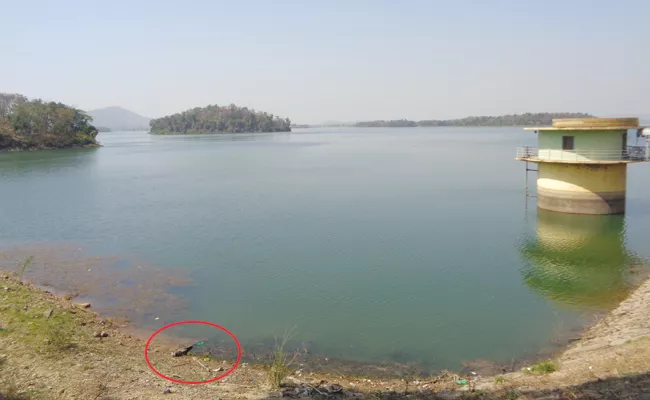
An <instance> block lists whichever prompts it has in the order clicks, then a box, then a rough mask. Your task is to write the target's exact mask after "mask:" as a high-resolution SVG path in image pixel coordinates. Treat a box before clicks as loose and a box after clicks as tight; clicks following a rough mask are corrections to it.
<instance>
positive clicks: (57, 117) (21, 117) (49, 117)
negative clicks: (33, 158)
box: [0, 93, 97, 150]
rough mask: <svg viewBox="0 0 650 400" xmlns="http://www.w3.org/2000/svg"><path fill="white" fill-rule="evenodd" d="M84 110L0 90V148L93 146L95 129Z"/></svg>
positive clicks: (94, 143) (25, 148)
mask: <svg viewBox="0 0 650 400" xmlns="http://www.w3.org/2000/svg"><path fill="white" fill-rule="evenodd" d="M91 122H92V118H91V117H90V116H88V114H86V113H85V112H84V111H82V110H79V109H76V108H74V107H70V106H67V105H65V104H62V103H56V102H45V101H43V100H40V99H34V100H29V99H28V98H27V97H25V96H23V95H21V94H16V93H0V150H32V149H56V148H66V147H86V146H97V141H96V140H95V138H96V136H97V129H96V128H95V127H94V126H93V125H92V124H91Z"/></svg>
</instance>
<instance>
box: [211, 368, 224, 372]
mask: <svg viewBox="0 0 650 400" xmlns="http://www.w3.org/2000/svg"><path fill="white" fill-rule="evenodd" d="M213 371H214V372H221V371H223V367H219V368H217V369H213Z"/></svg>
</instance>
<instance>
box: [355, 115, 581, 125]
mask: <svg viewBox="0 0 650 400" xmlns="http://www.w3.org/2000/svg"><path fill="white" fill-rule="evenodd" d="M591 117H593V116H592V115H589V114H585V113H566V112H556V113H534V114H533V113H526V114H513V115H501V116H496V117H491V116H483V117H467V118H460V119H441V120H424V121H418V122H416V121H409V120H407V119H399V120H391V121H384V120H379V121H364V122H357V123H356V125H355V126H359V127H369V128H376V127H390V128H395V127H414V126H545V125H551V124H552V121H553V119H556V118H591Z"/></svg>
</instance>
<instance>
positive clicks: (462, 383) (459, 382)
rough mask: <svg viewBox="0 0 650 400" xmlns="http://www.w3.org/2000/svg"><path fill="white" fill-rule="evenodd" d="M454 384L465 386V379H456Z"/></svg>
mask: <svg viewBox="0 0 650 400" xmlns="http://www.w3.org/2000/svg"><path fill="white" fill-rule="evenodd" d="M456 383H457V384H459V385H467V379H456Z"/></svg>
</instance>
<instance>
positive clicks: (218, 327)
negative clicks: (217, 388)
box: [144, 321, 242, 385]
mask: <svg viewBox="0 0 650 400" xmlns="http://www.w3.org/2000/svg"><path fill="white" fill-rule="evenodd" d="M188 324H201V325H209V326H212V327H214V328H217V329H221V330H222V331H224V332H226V333H227V334H228V335H230V337H231V338H232V340H234V341H235V343H237V361H235V365H233V366H232V367H231V368H230V369H229V370H228V371H226V372H225V373H224V374H223V375H220V376H217V377H216V378H212V379H208V380H207V381H199V382H190V381H181V380H180V379H174V378H170V377H169V376H167V375H164V374H162V373H161V372H160V371H158V370H157V369H156V368H154V366H153V365H151V361H149V345H150V344H151V341H152V340H153V338H154V337H156V335H157V334H159V333H160V332H162V331H164V330H165V329H169V328H171V327H173V326H177V325H188ZM241 354H242V350H241V344H240V343H239V340H237V337H236V336H235V335H234V334H233V333H232V332H230V331H229V330H228V329H226V328H224V327H223V326H221V325H217V324H213V323H212V322H208V321H180V322H174V323H173V324H169V325H165V326H163V327H162V328H160V329H158V330H157V331H155V332H154V333H153V335H151V337H150V338H149V340H147V344H145V345H144V359H145V360H146V361H147V365H148V366H149V368H151V370H152V371H153V372H155V373H156V375H158V376H160V377H161V378H163V379H167V380H168V381H172V382H176V383H180V384H182V385H202V384H204V383H210V382H216V381H218V380H219V379H221V378H225V377H226V376H228V375H230V374H231V373H232V372H233V371H234V370H235V369H236V368H237V366H239V362H240V361H241Z"/></svg>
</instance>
